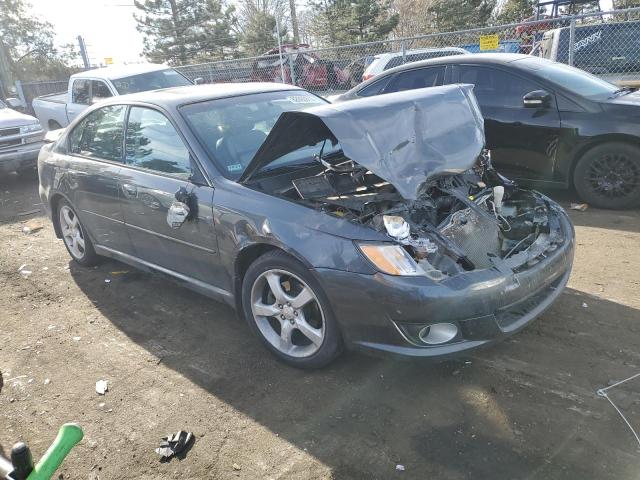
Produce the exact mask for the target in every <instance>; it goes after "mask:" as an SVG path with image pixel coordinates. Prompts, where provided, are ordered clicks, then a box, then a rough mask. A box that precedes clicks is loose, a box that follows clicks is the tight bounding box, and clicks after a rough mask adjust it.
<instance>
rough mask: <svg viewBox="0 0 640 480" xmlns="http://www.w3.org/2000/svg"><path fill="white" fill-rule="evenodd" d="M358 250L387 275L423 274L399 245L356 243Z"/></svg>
mask: <svg viewBox="0 0 640 480" xmlns="http://www.w3.org/2000/svg"><path fill="white" fill-rule="evenodd" d="M358 247H360V251H362V253H363V254H364V256H365V257H367V258H368V259H369V261H370V262H371V263H373V264H374V265H375V267H376V268H377V269H378V270H380V271H381V272H383V273H388V274H389V275H411V276H416V275H424V272H423V271H422V269H421V268H420V267H419V266H418V265H417V264H416V262H414V261H413V258H411V256H410V255H409V254H408V253H407V251H406V250H405V249H404V248H402V247H401V246H399V245H383V244H372V243H360V244H358Z"/></svg>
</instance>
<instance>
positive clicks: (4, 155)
mask: <svg viewBox="0 0 640 480" xmlns="http://www.w3.org/2000/svg"><path fill="white" fill-rule="evenodd" d="M43 145H44V142H33V143H26V144H23V145H17V146H16V147H15V149H11V150H7V151H3V150H0V172H3V173H6V172H12V171H14V170H22V169H25V168H29V167H35V166H36V162H37V160H38V153H39V152H40V149H41V148H42V146H43Z"/></svg>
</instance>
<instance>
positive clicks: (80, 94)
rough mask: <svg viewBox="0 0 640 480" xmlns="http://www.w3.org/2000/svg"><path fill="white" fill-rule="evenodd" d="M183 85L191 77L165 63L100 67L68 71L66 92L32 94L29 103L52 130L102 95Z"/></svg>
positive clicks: (43, 123) (44, 124) (68, 120)
mask: <svg viewBox="0 0 640 480" xmlns="http://www.w3.org/2000/svg"><path fill="white" fill-rule="evenodd" d="M184 85H192V82H191V80H189V79H187V78H186V77H185V76H183V75H182V74H181V73H179V72H178V71H176V70H174V69H173V68H169V67H167V66H165V65H155V64H152V63H146V64H140V65H122V66H112V67H104V68H97V69H95V70H87V71H86V72H81V73H76V74H75V75H71V77H70V78H69V87H68V88H67V91H66V92H64V93H54V94H51V95H43V96H41V97H36V98H34V99H33V102H32V106H33V110H34V111H35V113H36V116H37V117H38V120H40V123H41V124H42V126H43V127H45V128H47V129H48V130H56V129H58V128H62V127H66V126H67V125H69V123H71V121H72V120H73V119H74V118H75V117H76V116H77V115H78V114H79V113H80V112H82V111H83V110H84V109H85V108H87V107H89V106H90V105H93V104H94V103H96V102H99V101H100V100H104V99H105V98H109V97H112V96H115V95H126V94H128V93H136V92H144V91H146V90H157V89H159V88H169V87H181V86H184Z"/></svg>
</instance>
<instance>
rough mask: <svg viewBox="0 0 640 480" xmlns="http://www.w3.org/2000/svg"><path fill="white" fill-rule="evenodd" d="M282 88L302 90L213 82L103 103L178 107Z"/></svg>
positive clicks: (268, 84) (281, 87) (277, 85)
mask: <svg viewBox="0 0 640 480" xmlns="http://www.w3.org/2000/svg"><path fill="white" fill-rule="evenodd" d="M282 90H302V89H301V88H300V87H296V86H294V85H288V84H282V83H272V82H247V83H212V84H207V85H189V86H185V87H171V88H163V89H160V90H149V91H146V92H138V93H131V94H128V95H121V96H116V97H111V99H109V100H106V101H104V102H101V103H100V104H101V105H105V104H107V103H109V104H118V103H136V102H141V103H150V104H152V105H158V106H161V107H166V108H176V107H178V106H180V105H184V104H187V103H197V102H203V101H206V100H215V99H217V98H225V97H236V96H240V95H249V94H253V93H266V92H276V91H282Z"/></svg>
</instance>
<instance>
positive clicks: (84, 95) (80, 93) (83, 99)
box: [71, 79, 91, 105]
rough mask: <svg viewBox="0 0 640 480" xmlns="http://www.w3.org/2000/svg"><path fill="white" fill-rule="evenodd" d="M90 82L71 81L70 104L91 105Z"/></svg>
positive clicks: (82, 80) (83, 80) (81, 80)
mask: <svg viewBox="0 0 640 480" xmlns="http://www.w3.org/2000/svg"><path fill="white" fill-rule="evenodd" d="M90 86H91V82H90V81H89V80H85V79H78V80H74V81H73V86H72V88H71V103H79V104H80V105H89V104H91V92H90Z"/></svg>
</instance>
